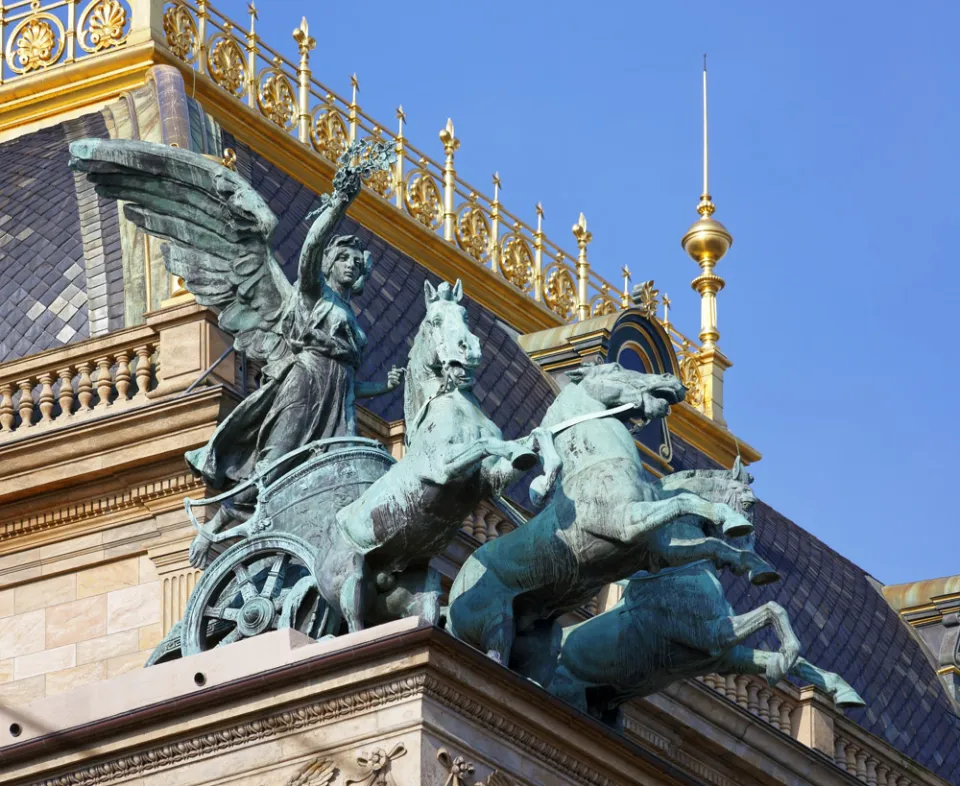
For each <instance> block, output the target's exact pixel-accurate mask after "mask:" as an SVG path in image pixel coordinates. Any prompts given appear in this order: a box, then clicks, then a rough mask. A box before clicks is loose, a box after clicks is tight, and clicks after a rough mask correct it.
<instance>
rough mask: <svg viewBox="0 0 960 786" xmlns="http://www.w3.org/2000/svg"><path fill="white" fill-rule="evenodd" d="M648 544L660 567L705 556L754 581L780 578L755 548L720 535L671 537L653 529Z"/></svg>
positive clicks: (714, 562) (759, 581) (718, 565)
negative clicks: (741, 545) (712, 536)
mask: <svg viewBox="0 0 960 786" xmlns="http://www.w3.org/2000/svg"><path fill="white" fill-rule="evenodd" d="M649 547H650V552H651V558H652V559H656V560H657V561H658V562H659V563H660V565H659V567H664V566H666V567H677V566H679V565H687V564H689V563H691V562H697V561H698V560H703V559H706V560H710V561H711V562H712V563H713V564H714V565H716V566H717V567H718V568H728V569H729V570H732V571H733V572H734V573H735V574H736V575H738V576H741V575H743V574H744V573H748V574H749V576H750V581H751V583H753V584H757V585H762V584H769V583H771V582H774V581H777V580H779V578H780V574H779V573H777V571H776V570H774V569H773V568H772V567H771V566H770V565H769V564H768V563H767V562H766V561H765V560H764V559H763V558H761V557H760V556H759V555H758V554H757V553H756V552H755V551H751V550H749V549H738V548H735V547H734V546H731V545H730V544H729V543H726V542H724V541H722V540H720V539H719V538H711V537H703V538H674V537H671V536H670V535H669V534H668V530H667V529H666V528H664V529H659V530H657V531H656V532H654V533H653V535H652V536H651V537H650V539H649Z"/></svg>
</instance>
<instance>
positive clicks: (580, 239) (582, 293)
mask: <svg viewBox="0 0 960 786" xmlns="http://www.w3.org/2000/svg"><path fill="white" fill-rule="evenodd" d="M573 236H574V237H575V238H576V239H577V248H578V249H579V253H578V254H577V320H578V321H580V322H582V321H583V320H585V319H589V318H590V302H589V300H588V299H587V284H588V283H589V279H590V263H589V262H588V261H587V244H588V243H590V241H591V240H593V233H592V232H590V231H588V230H587V219H586V216H584V215H583V213H581V214H580V220H579V221H577V223H576V224H574V225H573Z"/></svg>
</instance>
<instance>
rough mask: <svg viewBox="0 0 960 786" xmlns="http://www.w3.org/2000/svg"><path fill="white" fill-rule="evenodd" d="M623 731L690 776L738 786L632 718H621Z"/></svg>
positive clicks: (720, 785) (722, 785) (718, 785)
mask: <svg viewBox="0 0 960 786" xmlns="http://www.w3.org/2000/svg"><path fill="white" fill-rule="evenodd" d="M623 729H624V731H625V732H629V733H630V734H631V735H633V737H634V738H635V739H637V740H639V741H640V742H641V744H643V746H644V747H645V748H647V749H648V750H651V751H653V752H655V753H658V754H660V755H661V756H665V757H666V758H668V759H669V760H670V761H672V762H673V763H674V764H676V765H678V766H679V767H681V768H682V769H684V770H686V771H687V772H689V773H691V774H692V775H696V776H697V777H698V778H702V779H703V780H704V781H706V782H707V783H710V784H713V786H740V784H738V783H737V782H736V781H734V780H732V779H730V778H728V777H727V776H726V775H723V774H721V773H719V772H717V771H716V770H715V769H713V768H712V767H709V766H707V765H706V764H704V763H703V762H702V761H700V760H699V759H696V758H694V757H693V756H691V755H690V754H689V753H687V752H686V751H684V750H682V749H681V748H678V747H677V746H676V745H675V744H674V743H672V742H671V741H670V740H668V739H667V738H666V737H664V736H662V735H660V734H657V733H656V732H655V731H653V730H651V729H648V728H647V727H646V726H643V725H641V724H639V723H637V721H635V720H634V719H633V718H630V717H626V716H625V717H624V718H623Z"/></svg>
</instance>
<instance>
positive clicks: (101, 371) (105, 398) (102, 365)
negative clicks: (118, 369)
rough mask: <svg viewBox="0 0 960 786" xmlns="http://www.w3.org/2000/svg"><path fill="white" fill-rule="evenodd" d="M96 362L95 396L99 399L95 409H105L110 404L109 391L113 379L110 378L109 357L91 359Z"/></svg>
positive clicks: (111, 387)
mask: <svg viewBox="0 0 960 786" xmlns="http://www.w3.org/2000/svg"><path fill="white" fill-rule="evenodd" d="M93 362H94V363H96V364H97V396H98V397H99V399H100V401H99V402H98V404H97V409H106V408H107V407H108V406H109V405H110V392H111V390H112V389H113V380H111V379H110V358H109V357H101V358H97V359H96V360H94V361H93Z"/></svg>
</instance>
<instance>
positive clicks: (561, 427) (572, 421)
mask: <svg viewBox="0 0 960 786" xmlns="http://www.w3.org/2000/svg"><path fill="white" fill-rule="evenodd" d="M632 409H640V405H639V404H635V403H633V402H628V403H627V404H621V405H620V406H619V407H614V408H613V409H603V410H600V411H599V412H589V413H587V414H586V415H577V417H575V418H569V419H567V420H563V421H560V422H559V423H557V425H555V426H550V427H549V428H547V431H548V432H550V434H552V435H553V436H556V435H557V434H559V433H561V432H563V431H566V430H567V429H570V428H573V427H574V426H579V425H580V424H581V423H586V422H587V421H590V420H598V419H600V418H610V417H615V416H616V415H622V414H623V413H624V412H629V411H630V410H632Z"/></svg>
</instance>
